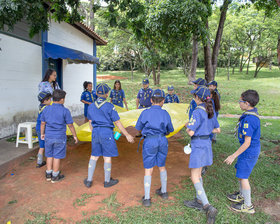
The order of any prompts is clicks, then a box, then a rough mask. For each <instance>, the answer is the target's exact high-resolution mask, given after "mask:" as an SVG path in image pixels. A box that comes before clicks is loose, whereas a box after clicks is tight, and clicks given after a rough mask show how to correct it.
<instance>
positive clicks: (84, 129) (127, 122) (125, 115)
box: [67, 103, 188, 141]
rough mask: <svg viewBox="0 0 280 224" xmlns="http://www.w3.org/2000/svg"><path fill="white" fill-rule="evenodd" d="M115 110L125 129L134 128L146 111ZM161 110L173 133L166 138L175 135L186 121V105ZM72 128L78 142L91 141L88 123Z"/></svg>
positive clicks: (170, 104) (165, 107)
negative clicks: (172, 128)
mask: <svg viewBox="0 0 280 224" xmlns="http://www.w3.org/2000/svg"><path fill="white" fill-rule="evenodd" d="M115 108H116V110H117V111H118V113H119V116H120V121H121V122H122V124H123V126H124V127H125V128H126V127H129V126H133V127H135V125H136V122H137V120H138V117H139V116H140V114H141V113H142V111H143V110H146V109H137V110H130V111H127V110H126V109H124V108H122V107H118V106H115ZM162 108H163V109H164V110H167V112H168V113H169V114H170V116H171V121H172V124H173V127H174V132H172V133H170V134H169V135H168V136H167V138H169V137H171V136H173V135H175V134H176V133H178V132H179V131H180V130H181V129H182V128H183V127H184V125H185V124H186V122H187V119H188V116H187V113H186V110H187V104H183V103H169V104H164V105H163V107H162ZM155 119H156V117H155ZM74 126H75V129H76V133H77V136H78V139H79V140H80V141H91V131H90V127H89V123H85V124H83V125H81V126H78V125H77V124H76V123H74ZM114 131H119V130H118V128H115V129H114ZM67 135H71V132H70V131H69V130H68V128H67Z"/></svg>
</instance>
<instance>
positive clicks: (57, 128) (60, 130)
mask: <svg viewBox="0 0 280 224" xmlns="http://www.w3.org/2000/svg"><path fill="white" fill-rule="evenodd" d="M41 121H44V122H46V129H45V136H46V138H52V139H60V138H66V125H67V124H73V119H72V117H71V113H70V111H69V110H68V109H67V108H65V107H64V106H63V104H59V103H53V104H52V105H50V106H48V107H46V108H45V109H44V110H43V112H42V115H41Z"/></svg>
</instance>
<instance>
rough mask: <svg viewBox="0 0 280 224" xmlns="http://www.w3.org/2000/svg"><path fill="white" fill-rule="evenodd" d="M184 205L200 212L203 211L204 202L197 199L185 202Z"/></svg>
mask: <svg viewBox="0 0 280 224" xmlns="http://www.w3.org/2000/svg"><path fill="white" fill-rule="evenodd" d="M184 205H185V206H187V207H189V208H196V209H198V210H199V211H202V210H203V205H202V202H201V201H200V200H198V199H197V198H195V199H194V200H192V201H184Z"/></svg>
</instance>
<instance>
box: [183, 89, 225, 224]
mask: <svg viewBox="0 0 280 224" xmlns="http://www.w3.org/2000/svg"><path fill="white" fill-rule="evenodd" d="M191 93H192V94H193V95H194V100H195V102H196V104H197V105H198V106H197V107H196V109H195V110H194V111H193V114H192V117H191V119H190V121H189V122H188V123H187V133H188V135H189V136H191V148H192V152H191V154H190V160H189V168H190V169H191V180H192V182H193V184H194V187H195V190H196V198H195V200H193V201H184V205H185V206H187V207H190V208H196V209H199V210H204V211H205V212H206V216H207V223H214V222H215V217H216V215H217V212H218V211H217V209H215V208H214V207H213V206H212V205H210V204H209V201H208V198H207V196H206V193H205V191H204V187H203V181H202V177H201V171H202V167H204V166H210V165H212V163H213V153H212V147H211V140H210V137H209V136H210V134H211V133H219V132H220V128H219V123H218V121H217V118H216V117H215V115H214V111H213V106H212V101H211V98H210V91H209V89H208V88H206V87H205V86H198V87H197V89H195V90H192V91H191Z"/></svg>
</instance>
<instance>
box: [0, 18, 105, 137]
mask: <svg viewBox="0 0 280 224" xmlns="http://www.w3.org/2000/svg"><path fill="white" fill-rule="evenodd" d="M28 32H29V28H28V25H27V23H25V22H20V23H18V24H17V25H16V26H15V27H14V30H13V31H12V32H10V31H7V30H4V31H3V30H0V103H1V106H0V138H3V137H6V136H10V135H12V134H14V133H16V128H17V125H18V123H20V122H24V121H35V120H36V117H37V113H38V105H39V102H38V99H37V95H38V85H39V83H40V82H41V80H42V77H43V76H44V73H45V71H46V70H47V68H53V69H55V70H56V71H57V75H58V79H57V81H58V83H59V85H60V87H61V88H62V89H63V90H65V91H66V92H67V95H66V103H65V106H66V107H67V108H69V109H70V111H71V113H72V116H75V115H80V114H82V113H83V105H82V103H81V102H80V96H81V92H82V91H83V82H84V81H93V84H94V86H95V85H96V64H95V63H96V62H98V58H96V57H95V56H96V45H106V44H107V42H106V41H105V40H104V39H102V38H101V37H100V36H98V35H97V34H96V33H95V32H94V31H93V30H91V29H90V28H88V27H87V26H85V25H84V24H82V23H75V24H73V25H70V24H68V23H64V22H62V23H56V22H51V24H50V29H49V31H47V32H42V33H41V34H38V35H36V36H35V37H33V38H32V39H30V38H29V35H28ZM57 45H58V46H57ZM50 46H51V47H52V48H50ZM61 47H63V48H64V49H62V52H63V54H64V55H57V54H56V52H52V51H53V49H54V48H60V50H61ZM68 48H69V49H68ZM64 50H65V51H64ZM77 51H79V52H77ZM65 52H73V53H74V54H75V53H78V54H77V55H79V57H82V58H79V57H75V58H73V57H72V58H71V57H70V56H69V55H67V54H66V53H65ZM69 57H70V58H69ZM85 58H87V59H85ZM73 62H74V63H73Z"/></svg>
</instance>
